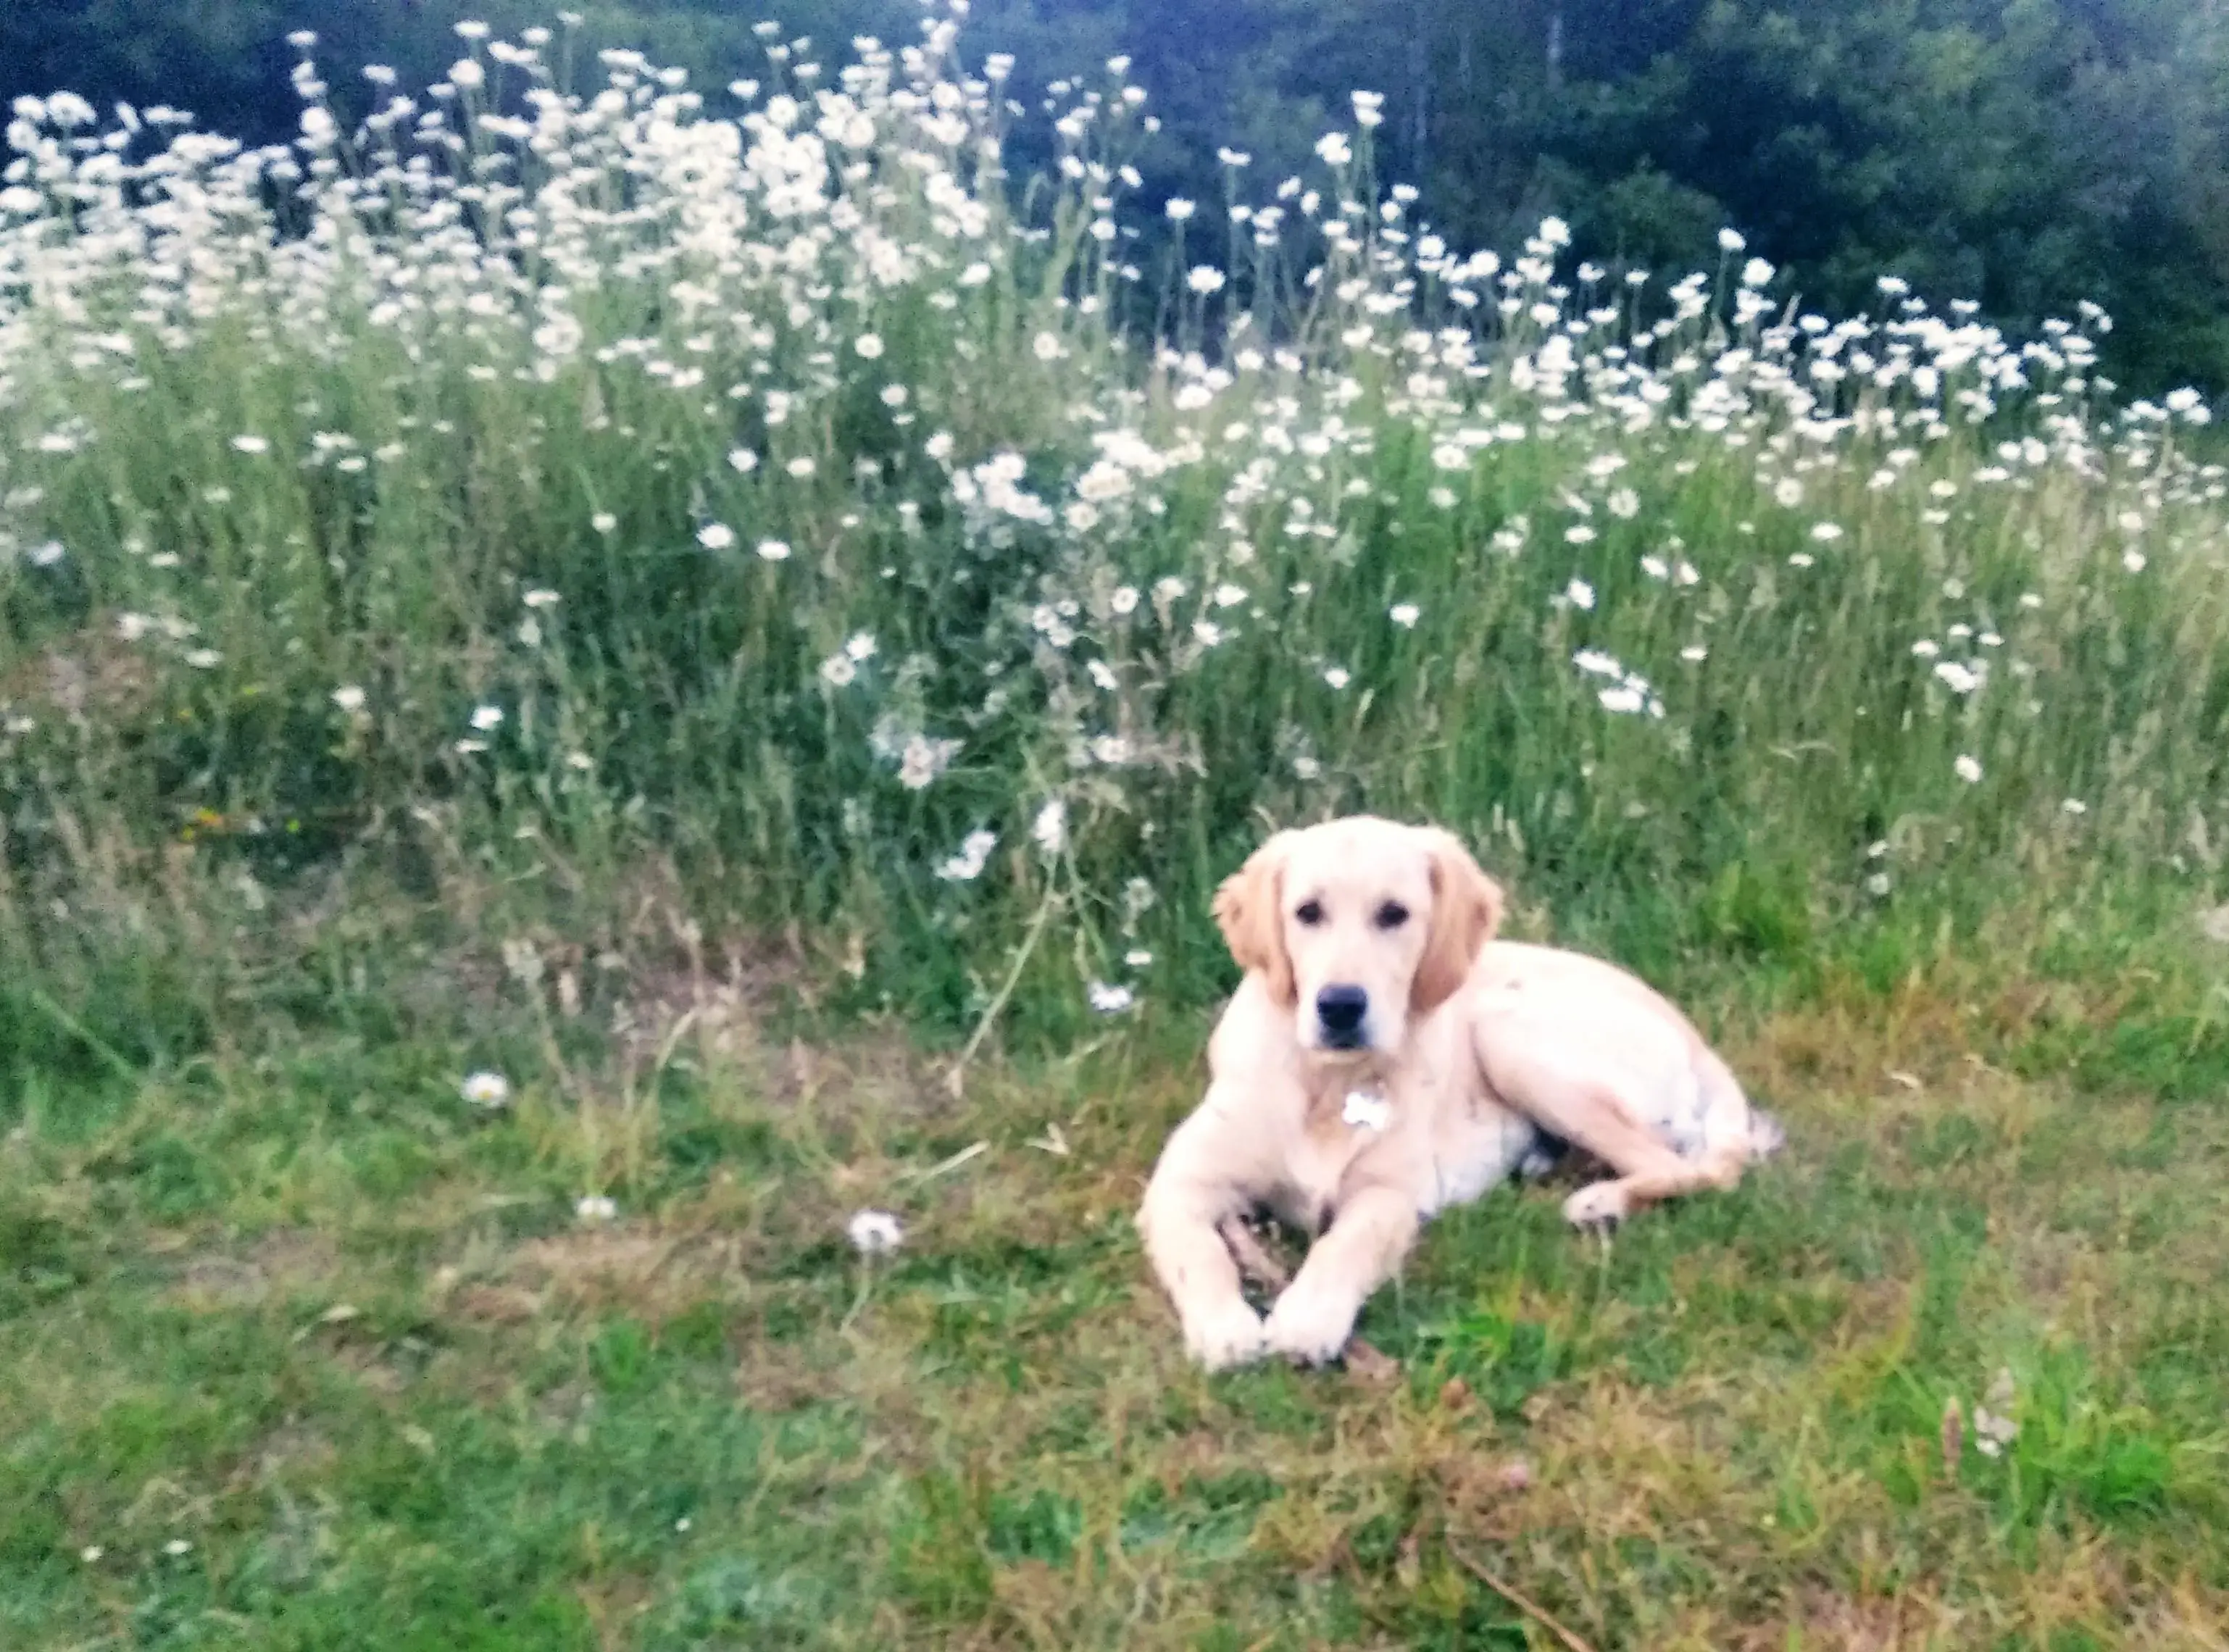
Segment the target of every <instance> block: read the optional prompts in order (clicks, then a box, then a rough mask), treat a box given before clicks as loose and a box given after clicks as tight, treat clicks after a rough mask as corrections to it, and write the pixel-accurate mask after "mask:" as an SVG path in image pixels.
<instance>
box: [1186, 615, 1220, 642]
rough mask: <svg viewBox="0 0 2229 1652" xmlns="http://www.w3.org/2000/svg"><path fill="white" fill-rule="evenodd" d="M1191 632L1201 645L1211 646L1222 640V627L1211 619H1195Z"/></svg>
mask: <svg viewBox="0 0 2229 1652" xmlns="http://www.w3.org/2000/svg"><path fill="white" fill-rule="evenodd" d="M1192 635H1193V636H1194V637H1195V638H1197V639H1198V642H1199V645H1200V646H1201V647H1203V648H1212V647H1214V646H1216V645H1217V643H1220V642H1221V641H1222V640H1223V627H1221V626H1219V625H1217V624H1216V623H1215V621H1214V620H1193V621H1192Z"/></svg>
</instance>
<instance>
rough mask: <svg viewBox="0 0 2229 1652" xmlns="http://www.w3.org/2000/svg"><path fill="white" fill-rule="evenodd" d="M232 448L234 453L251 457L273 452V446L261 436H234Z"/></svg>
mask: <svg viewBox="0 0 2229 1652" xmlns="http://www.w3.org/2000/svg"><path fill="white" fill-rule="evenodd" d="M232 447H233V451H234V453H247V454H250V455H254V454H256V453H269V452H270V451H271V444H270V443H269V442H267V441H266V440H264V439H263V438H262V437H260V436H234V438H233V439H232Z"/></svg>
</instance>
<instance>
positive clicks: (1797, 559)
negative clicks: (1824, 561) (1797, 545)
mask: <svg viewBox="0 0 2229 1652" xmlns="http://www.w3.org/2000/svg"><path fill="white" fill-rule="evenodd" d="M1817 560H1818V558H1816V557H1815V556H1812V554H1811V553H1810V552H1809V551H1808V550H1799V551H1796V552H1795V553H1793V554H1792V555H1791V556H1789V559H1788V565H1789V567H1790V568H1808V567H1810V566H1811V564H1812V563H1813V562H1816V561H1817Z"/></svg>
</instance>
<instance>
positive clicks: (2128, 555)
mask: <svg viewBox="0 0 2229 1652" xmlns="http://www.w3.org/2000/svg"><path fill="white" fill-rule="evenodd" d="M2121 566H2122V567H2123V568H2125V569H2128V570H2129V572H2130V573H2131V574H2141V573H2142V572H2143V571H2144V553H2143V552H2142V551H2141V550H2124V551H2123V552H2122V553H2121Z"/></svg>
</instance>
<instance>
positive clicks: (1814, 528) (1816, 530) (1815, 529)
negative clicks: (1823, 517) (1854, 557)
mask: <svg viewBox="0 0 2229 1652" xmlns="http://www.w3.org/2000/svg"><path fill="white" fill-rule="evenodd" d="M1811 537H1813V538H1814V539H1816V540H1817V541H1818V542H1819V543H1821V544H1822V545H1830V544H1832V543H1834V541H1835V540H1837V539H1840V537H1842V527H1841V524H1840V523H1837V522H1815V523H1813V524H1811Z"/></svg>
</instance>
